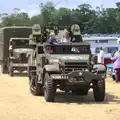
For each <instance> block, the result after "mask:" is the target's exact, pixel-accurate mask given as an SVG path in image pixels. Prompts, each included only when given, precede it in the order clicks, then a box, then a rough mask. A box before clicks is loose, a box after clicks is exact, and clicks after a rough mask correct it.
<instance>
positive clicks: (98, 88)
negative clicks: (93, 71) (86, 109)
mask: <svg viewBox="0 0 120 120" xmlns="http://www.w3.org/2000/svg"><path fill="white" fill-rule="evenodd" d="M93 93H94V98H95V101H97V102H100V101H104V98H105V80H104V79H101V80H98V81H95V82H94V83H93Z"/></svg>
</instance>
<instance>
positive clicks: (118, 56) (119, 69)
mask: <svg viewBox="0 0 120 120" xmlns="http://www.w3.org/2000/svg"><path fill="white" fill-rule="evenodd" d="M111 60H112V61H113V69H114V70H115V76H116V82H120V51H117V52H116V53H115V56H114V57H111Z"/></svg>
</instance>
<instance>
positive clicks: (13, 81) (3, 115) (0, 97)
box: [0, 75, 120, 120]
mask: <svg viewBox="0 0 120 120" xmlns="http://www.w3.org/2000/svg"><path fill="white" fill-rule="evenodd" d="M109 81H110V82H108V80H107V84H106V87H107V93H106V98H105V101H104V102H102V103H95V102H94V99H93V94H92V92H89V95H88V96H85V97H80V96H72V95H70V94H69V95H66V94H64V93H58V94H57V98H56V103H46V102H45V100H44V97H35V96H32V95H31V94H30V92H29V87H28V79H27V77H13V78H10V77H9V76H8V75H1V76H0V120H112V119H114V120H120V84H116V83H114V82H111V80H109Z"/></svg>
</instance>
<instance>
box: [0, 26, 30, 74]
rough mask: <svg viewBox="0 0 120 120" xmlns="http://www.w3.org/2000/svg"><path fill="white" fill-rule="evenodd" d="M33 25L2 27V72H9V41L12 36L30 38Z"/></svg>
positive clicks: (0, 43) (0, 34)
mask: <svg viewBox="0 0 120 120" xmlns="http://www.w3.org/2000/svg"><path fill="white" fill-rule="evenodd" d="M31 33H32V27H27V26H9V27H3V28H0V65H1V66H2V69H3V70H2V73H8V60H9V41H10V38H28V37H29V35H30V34H31Z"/></svg>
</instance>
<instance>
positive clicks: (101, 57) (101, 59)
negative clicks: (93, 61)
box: [98, 47, 104, 64]
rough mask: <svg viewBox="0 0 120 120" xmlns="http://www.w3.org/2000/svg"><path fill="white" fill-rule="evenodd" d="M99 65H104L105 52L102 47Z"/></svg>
mask: <svg viewBox="0 0 120 120" xmlns="http://www.w3.org/2000/svg"><path fill="white" fill-rule="evenodd" d="M98 63H101V64H104V50H103V48H102V47H101V48H100V53H99V54H98Z"/></svg>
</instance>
